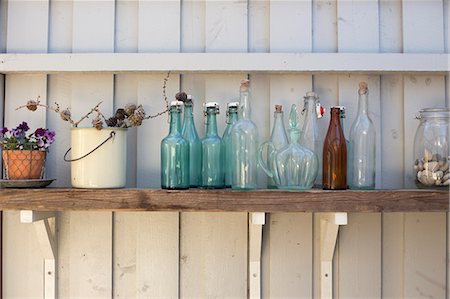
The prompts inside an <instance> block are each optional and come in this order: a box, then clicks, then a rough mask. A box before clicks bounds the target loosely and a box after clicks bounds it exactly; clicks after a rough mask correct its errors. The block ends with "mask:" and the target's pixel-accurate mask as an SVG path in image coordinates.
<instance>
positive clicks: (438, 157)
mask: <svg viewBox="0 0 450 299" xmlns="http://www.w3.org/2000/svg"><path fill="white" fill-rule="evenodd" d="M441 158H442V156H441V155H439V154H434V155H433V156H431V161H434V162H439V160H441Z"/></svg>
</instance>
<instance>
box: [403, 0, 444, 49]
mask: <svg viewBox="0 0 450 299" xmlns="http://www.w3.org/2000/svg"><path fill="white" fill-rule="evenodd" d="M402 8H403V13H402V17H403V49H404V52H405V53H442V52H444V38H443V37H444V21H443V17H444V14H443V0H431V1H417V0H403V3H402Z"/></svg>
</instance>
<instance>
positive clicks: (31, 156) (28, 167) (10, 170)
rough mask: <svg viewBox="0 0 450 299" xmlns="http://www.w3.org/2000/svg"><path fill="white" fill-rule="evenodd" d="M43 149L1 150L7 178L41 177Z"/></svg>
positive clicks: (43, 164)
mask: <svg viewBox="0 0 450 299" xmlns="http://www.w3.org/2000/svg"><path fill="white" fill-rule="evenodd" d="M46 154H47V152H45V151H37V150H36V151H32V150H3V151H2V157H3V163H4V166H5V169H6V178H7V179H9V180H27V179H42V177H43V176H44V166H45V156H46Z"/></svg>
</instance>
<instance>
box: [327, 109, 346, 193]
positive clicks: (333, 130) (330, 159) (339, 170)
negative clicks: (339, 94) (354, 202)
mask: <svg viewBox="0 0 450 299" xmlns="http://www.w3.org/2000/svg"><path fill="white" fill-rule="evenodd" d="M340 111H341V107H339V106H334V107H331V119H330V126H329V127H328V131H327V135H326V137H325V140H324V142H323V164H322V169H323V170H322V176H323V177H322V184H323V189H331V190H345V189H347V146H346V144H345V137H344V132H343V131H342V127H341V121H340V117H339V115H340Z"/></svg>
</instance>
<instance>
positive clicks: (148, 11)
mask: <svg viewBox="0 0 450 299" xmlns="http://www.w3.org/2000/svg"><path fill="white" fill-rule="evenodd" d="M138 2H139V24H138V51H139V52H179V51H180V38H179V37H180V1H179V0H171V1H146V0H140V1H138Z"/></svg>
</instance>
